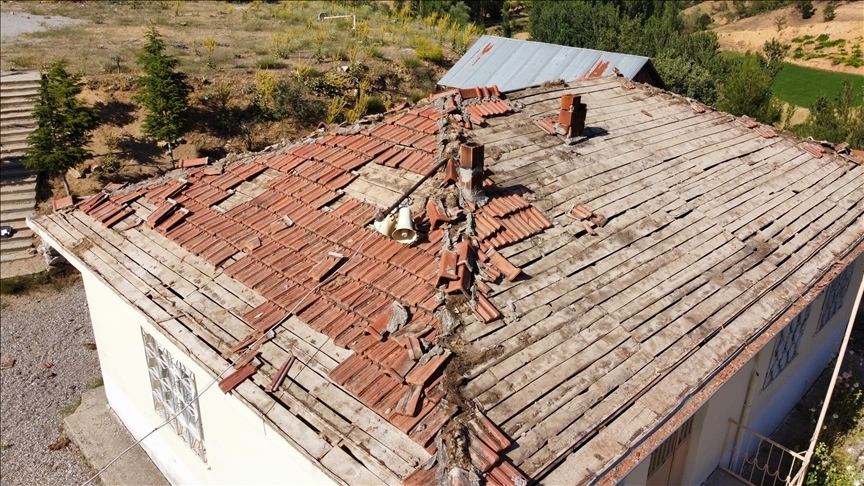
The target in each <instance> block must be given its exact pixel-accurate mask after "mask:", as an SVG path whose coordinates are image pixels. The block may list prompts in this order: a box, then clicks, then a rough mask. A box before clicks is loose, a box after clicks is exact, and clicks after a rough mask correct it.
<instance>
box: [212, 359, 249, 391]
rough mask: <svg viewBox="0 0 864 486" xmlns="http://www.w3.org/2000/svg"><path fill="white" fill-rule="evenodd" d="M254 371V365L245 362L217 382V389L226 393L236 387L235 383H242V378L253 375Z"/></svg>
mask: <svg viewBox="0 0 864 486" xmlns="http://www.w3.org/2000/svg"><path fill="white" fill-rule="evenodd" d="M255 371H256V369H255V366H253V365H251V364H247V365H246V366H244V367H242V368H240V369H239V370H237V371H235V372H233V373H231V374H230V375H228V376H227V377H225V378H223V379H222V381H220V382H219V389H220V390H222V392H223V393H228V392H230V391H231V390H233V389H234V388H237V385H239V384H240V383H243V380H245V379H246V378H249V377H250V376H252V375H254V374H255Z"/></svg>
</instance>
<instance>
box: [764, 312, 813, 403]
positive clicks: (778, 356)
mask: <svg viewBox="0 0 864 486" xmlns="http://www.w3.org/2000/svg"><path fill="white" fill-rule="evenodd" d="M809 318H810V306H809V305H808V306H807V307H805V308H804V310H802V311H801V312H800V313H798V315H797V316H795V317H794V318H793V319H792V321H791V322H789V324H788V325H787V326H786V327H784V328H783V330H782V331H780V335H779V336H777V344H776V345H775V346H774V355H773V356H772V357H771V366H769V367H768V373H767V374H766V375H765V385H763V386H762V388H766V387H767V386H768V385H770V384H771V382H772V381H774V378H777V376H778V375H780V372H781V371H783V369H784V368H786V366H787V365H788V364H789V363H790V362H791V361H792V358H794V357H795V356H796V355H797V354H798V346H799V345H800V344H801V337H802V336H803V335H804V328H805V327H806V326H807V319H809Z"/></svg>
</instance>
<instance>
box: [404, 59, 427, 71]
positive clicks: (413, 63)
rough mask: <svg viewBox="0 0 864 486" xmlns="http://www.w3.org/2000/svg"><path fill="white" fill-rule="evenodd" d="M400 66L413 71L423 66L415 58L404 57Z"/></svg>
mask: <svg viewBox="0 0 864 486" xmlns="http://www.w3.org/2000/svg"><path fill="white" fill-rule="evenodd" d="M402 65H403V66H405V67H406V68H408V69H415V68H419V67H422V66H423V61H421V60H420V59H417V58H416V57H406V58H405V59H402Z"/></svg>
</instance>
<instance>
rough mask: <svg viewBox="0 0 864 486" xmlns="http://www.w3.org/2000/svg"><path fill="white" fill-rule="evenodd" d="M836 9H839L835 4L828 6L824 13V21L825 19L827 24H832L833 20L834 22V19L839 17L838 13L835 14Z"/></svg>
mask: <svg viewBox="0 0 864 486" xmlns="http://www.w3.org/2000/svg"><path fill="white" fill-rule="evenodd" d="M836 8H837V7H836V6H835V5H834V4H833V3H829V4H828V5H826V6H825V10H823V11H822V19H824V20H825V22H831V21H832V20H834V17H835V16H836V15H837V14H836V13H834V10H835V9H836Z"/></svg>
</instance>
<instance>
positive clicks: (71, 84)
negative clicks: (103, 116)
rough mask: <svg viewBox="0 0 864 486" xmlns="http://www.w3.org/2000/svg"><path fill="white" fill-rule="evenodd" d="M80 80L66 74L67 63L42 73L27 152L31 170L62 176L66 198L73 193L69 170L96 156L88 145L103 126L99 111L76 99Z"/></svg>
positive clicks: (27, 163) (79, 91)
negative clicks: (70, 190)
mask: <svg viewBox="0 0 864 486" xmlns="http://www.w3.org/2000/svg"><path fill="white" fill-rule="evenodd" d="M80 80H81V77H80V76H77V75H73V74H69V73H68V72H67V71H66V63H65V61H57V62H55V63H54V64H53V65H52V66H51V69H50V70H49V71H48V72H47V73H45V74H42V79H41V80H40V82H39V93H38V94H37V95H36V106H35V107H34V108H33V118H34V119H35V120H36V124H37V128H36V130H34V131H33V132H32V133H30V135H28V136H27V142H28V144H29V147H28V148H27V150H26V151H25V153H24V165H26V166H27V167H30V168H33V169H37V170H40V171H45V172H48V173H58V174H59V175H60V177H61V179H62V180H63V187H64V188H65V189H66V195H69V193H70V192H69V183H68V182H67V181H66V170H68V169H69V168H70V167H74V166H76V165H78V164H80V163H81V162H84V161H85V160H87V159H90V158H91V157H93V153H92V152H90V151H89V150H87V148H86V145H87V144H88V143H89V142H90V139H91V138H92V135H91V132H92V131H93V129H95V128H96V127H97V126H99V115H98V113H97V111H96V110H95V109H93V108H91V107H88V106H86V105H85V104H84V103H82V102H81V101H80V100H78V99H77V98H76V96H77V95H78V94H79V93H81V84H80Z"/></svg>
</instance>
